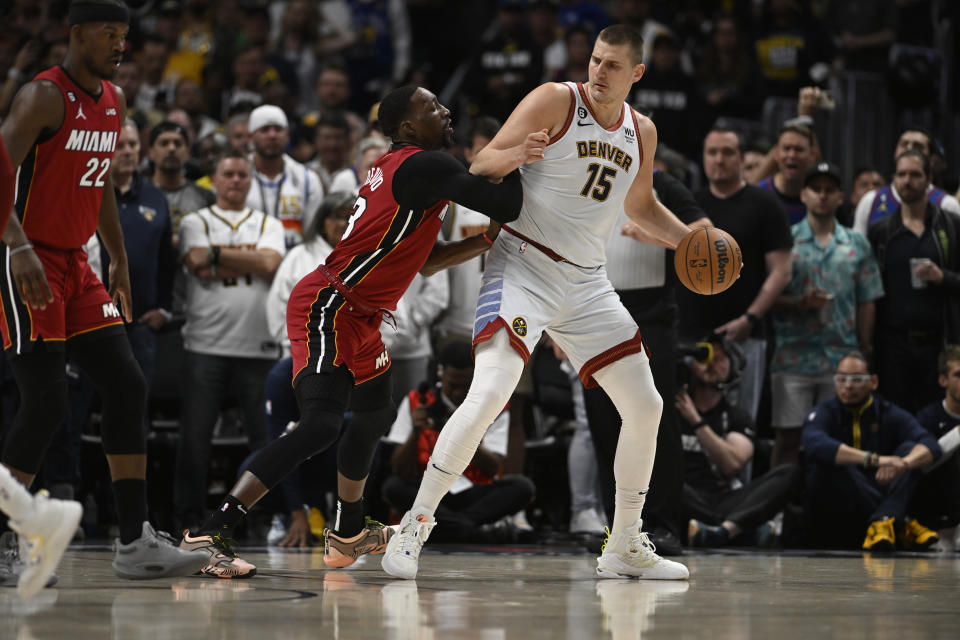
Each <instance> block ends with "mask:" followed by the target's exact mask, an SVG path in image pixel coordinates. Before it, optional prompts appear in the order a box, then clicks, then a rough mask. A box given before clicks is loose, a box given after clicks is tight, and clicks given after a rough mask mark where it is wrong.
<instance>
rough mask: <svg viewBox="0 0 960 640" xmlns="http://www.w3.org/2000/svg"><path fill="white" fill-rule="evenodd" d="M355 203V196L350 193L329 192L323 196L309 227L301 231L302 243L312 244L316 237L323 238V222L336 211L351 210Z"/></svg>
mask: <svg viewBox="0 0 960 640" xmlns="http://www.w3.org/2000/svg"><path fill="white" fill-rule="evenodd" d="M356 201H357V196H356V194H355V193H353V192H352V191H331V192H330V193H328V194H327V195H325V196H324V197H323V202H321V203H320V206H319V207H318V208H317V215H315V216H313V220H311V221H310V225H309V226H308V227H307V228H306V229H304V230H303V241H304V242H312V241H313V240H315V239H316V238H317V236H321V237H323V223H324V221H325V220H326V219H327V218H329V217H330V216H331V215H333V213H334V212H336V211H339V210H341V209H349V208H352V206H353V203H355V202H356ZM323 239H324V240H326V238H323Z"/></svg>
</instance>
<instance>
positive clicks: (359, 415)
mask: <svg viewBox="0 0 960 640" xmlns="http://www.w3.org/2000/svg"><path fill="white" fill-rule="evenodd" d="M392 389H393V383H392V381H391V378H390V372H389V370H388V371H387V373H386V374H383V375H380V376H377V377H376V378H374V379H373V380H370V381H368V382H365V383H363V384H361V385H360V386H358V387H356V388H355V389H354V391H353V398H352V399H351V402H350V406H351V408H352V409H353V418H352V419H351V420H350V425H349V426H348V427H347V430H346V431H345V432H344V433H343V437H342V438H341V439H340V446H339V447H338V448H337V470H338V471H339V472H340V473H341V474H343V475H344V476H345V477H347V478H348V479H350V480H363V479H364V478H366V477H367V476H368V475H369V474H370V466H371V464H373V456H374V455H375V454H376V452H377V445H379V444H380V438H382V437H383V436H385V435H386V434H387V432H388V431H390V427H391V426H392V425H393V422H394V420H396V419H397V407H396V405H394V404H393V397H392Z"/></svg>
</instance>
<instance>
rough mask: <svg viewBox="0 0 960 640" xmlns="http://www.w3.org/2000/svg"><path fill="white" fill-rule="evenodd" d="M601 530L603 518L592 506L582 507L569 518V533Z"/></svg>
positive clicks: (598, 531)
mask: <svg viewBox="0 0 960 640" xmlns="http://www.w3.org/2000/svg"><path fill="white" fill-rule="evenodd" d="M602 531H603V520H601V519H600V516H599V514H597V510H596V509H594V508H593V507H590V508H589V509H583V510H582V511H578V512H577V513H575V514H573V517H572V518H570V533H600V532H602Z"/></svg>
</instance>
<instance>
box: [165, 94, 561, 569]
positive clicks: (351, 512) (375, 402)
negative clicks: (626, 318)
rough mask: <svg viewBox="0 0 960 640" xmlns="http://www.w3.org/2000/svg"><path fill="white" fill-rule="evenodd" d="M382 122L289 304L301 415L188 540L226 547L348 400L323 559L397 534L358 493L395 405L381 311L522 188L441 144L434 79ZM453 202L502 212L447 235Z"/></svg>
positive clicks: (375, 546) (387, 106)
mask: <svg viewBox="0 0 960 640" xmlns="http://www.w3.org/2000/svg"><path fill="white" fill-rule="evenodd" d="M379 120H380V124H381V125H382V126H383V130H384V133H385V134H386V135H387V136H389V137H390V138H391V139H392V140H393V143H394V144H393V147H392V148H391V150H390V152H388V153H387V154H386V155H384V156H383V157H381V158H380V159H379V160H378V161H377V162H376V163H375V164H374V165H373V167H372V168H371V169H370V171H369V172H368V174H367V178H366V182H364V184H363V186H362V187H361V188H360V194H359V197H358V198H357V202H356V204H355V205H354V209H353V215H352V216H351V217H350V222H349V225H348V226H347V230H346V232H345V233H344V235H343V238H342V239H341V240H340V242H339V244H337V246H336V247H335V248H334V250H333V252H332V253H331V254H330V255H329V256H328V257H327V259H326V262H325V263H324V264H321V265H320V266H319V267H317V269H316V271H313V272H311V273H310V274H308V275H307V276H305V277H304V278H303V279H302V280H301V281H300V282H299V283H298V284H297V286H296V287H295V288H294V289H293V292H292V293H291V295H290V301H289V303H288V304H287V334H288V335H289V337H290V346H291V351H292V355H293V372H294V383H293V384H294V391H295V393H296V396H297V403H298V405H299V407H300V425H299V427H297V428H296V429H294V430H293V431H291V432H289V433H288V434H287V435H285V436H284V437H282V438H280V439H278V440H276V441H274V442H273V443H271V444H270V445H269V446H267V447H266V448H264V449H262V450H261V451H260V452H259V453H258V454H257V456H256V457H255V458H254V459H253V461H252V462H251V463H250V466H249V470H248V471H246V472H245V473H244V474H243V475H242V476H241V478H240V480H239V481H238V482H237V484H236V485H235V486H234V487H233V489H232V490H231V491H230V494H229V495H228V496H227V497H226V499H225V500H224V502H223V503H222V504H221V506H220V508H219V509H217V510H216V511H214V513H213V515H212V516H211V517H210V518H209V519H208V520H207V522H205V523H204V526H203V527H202V529H201V531H200V532H199V534H198V535H196V536H192V535H190V533H189V532H185V534H184V541H183V543H181V548H191V549H192V548H219V549H220V550H221V551H222V550H223V548H222V541H223V539H224V538H225V537H226V536H227V535H229V533H230V531H231V530H232V529H233V528H234V527H235V526H236V524H237V523H238V522H239V521H240V520H241V518H242V517H243V515H244V514H245V513H246V511H247V510H248V509H249V508H250V507H251V506H253V504H254V503H256V502H257V501H258V500H259V499H260V498H261V497H263V495H264V494H266V493H267V491H268V490H269V489H270V488H272V487H274V486H276V484H277V483H279V482H280V480H281V479H282V478H283V477H284V476H285V475H286V474H287V473H289V472H290V471H291V470H292V469H293V468H295V467H296V466H297V465H299V464H300V463H301V462H303V461H304V460H306V459H307V458H308V457H310V456H312V455H314V454H316V453H318V452H320V451H323V450H325V449H326V448H327V447H329V446H330V445H331V444H333V442H334V441H335V440H336V439H337V436H338V435H339V432H340V425H341V423H342V420H343V414H344V412H345V411H346V409H347V408H348V407H349V408H350V409H352V410H353V412H354V413H353V418H352V419H351V421H350V424H349V426H348V427H347V428H346V431H345V432H344V434H343V436H342V438H341V440H340V444H339V448H338V451H337V467H338V469H337V470H338V476H337V481H338V482H337V488H338V500H337V514H336V519H335V521H334V524H333V526H332V527H331V529H329V530H328V531H327V532H326V534H325V545H324V561H325V562H326V564H327V566H330V567H345V566H348V565H350V564H352V563H353V562H354V561H355V560H356V559H357V557H358V556H359V555H361V554H363V553H383V550H384V549H385V548H386V543H387V541H388V539H389V537H390V536H391V535H392V534H393V530H392V529H390V528H387V527H384V526H383V525H382V524H379V523H376V522H374V521H372V520H370V519H365V517H364V509H363V501H362V497H363V487H364V483H365V482H366V479H367V475H368V473H369V471H370V465H371V462H372V460H373V455H374V452H375V451H376V447H377V443H378V442H379V440H380V438H381V436H383V435H384V434H385V433H386V432H387V430H388V429H389V428H390V426H391V425H392V424H393V421H394V419H395V417H396V413H397V411H396V407H395V406H394V404H393V401H392V399H391V383H390V356H389V354H388V353H387V351H386V349H385V348H384V346H383V343H382V341H381V339H380V325H381V321H382V318H386V319H387V320H388V321H389V319H390V317H391V316H390V311H391V310H393V309H395V308H396V305H397V301H398V300H399V299H400V296H401V295H402V294H403V292H404V291H405V290H406V289H407V287H408V286H409V285H410V283H411V281H412V280H413V278H414V276H415V275H416V273H417V272H418V271H419V272H421V273H424V274H425V275H429V274H430V273H433V272H435V271H438V270H440V269H442V268H446V267H451V266H454V265H456V264H459V263H461V262H464V261H466V260H469V259H471V258H473V257H476V256H478V255H480V254H481V253H483V252H484V251H486V250H487V249H489V248H490V244H491V242H492V239H491V238H490V234H491V233H492V232H493V230H494V229H497V230H498V229H499V225H497V224H496V223H503V222H510V221H512V220H515V219H516V217H517V215H519V212H520V205H521V201H522V199H523V191H522V188H521V187H520V184H519V176H518V175H517V174H516V173H514V174H511V175H508V176H507V177H505V178H504V179H503V182H502V183H501V184H492V183H490V182H488V181H487V180H486V179H484V178H480V177H478V176H472V175H470V174H469V173H468V172H467V170H466V169H465V168H464V166H463V164H461V163H460V162H459V161H457V160H456V159H454V158H453V157H452V156H450V155H449V154H447V153H445V152H443V151H440V149H441V148H442V147H443V146H444V145H445V144H450V143H451V142H452V135H453V130H452V128H451V127H450V112H449V111H448V110H447V109H446V108H445V107H443V106H442V105H441V104H440V103H439V102H438V101H437V98H436V96H434V95H433V94H432V93H430V92H429V91H427V90H426V89H423V88H417V87H402V88H400V89H396V90H394V91H392V92H391V93H390V94H388V95H387V96H386V97H385V98H384V99H383V100H382V101H381V103H380V112H379ZM546 142H547V138H546V134H544V133H543V132H537V133H534V134H531V135H530V136H529V137H528V141H527V145H526V147H525V148H524V150H523V153H525V154H526V155H525V158H526V159H527V160H528V161H535V160H537V159H540V158H541V157H542V152H543V148H544V146H545V145H546ZM450 200H453V201H456V202H457V203H459V204H462V205H464V206H466V207H469V208H471V209H474V210H475V211H480V212H482V213H484V214H486V215H488V216H490V217H491V218H492V219H493V220H494V221H496V222H495V223H491V229H488V233H483V234H478V235H476V236H473V237H470V238H466V239H464V240H461V241H460V242H455V243H450V244H445V245H439V244H437V234H438V232H439V231H440V227H441V225H442V224H443V217H444V215H445V214H446V211H447V204H448V201H450Z"/></svg>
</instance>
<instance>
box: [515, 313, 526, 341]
mask: <svg viewBox="0 0 960 640" xmlns="http://www.w3.org/2000/svg"><path fill="white" fill-rule="evenodd" d="M513 332H514V333H515V334H517V335H518V336H520V337H521V338H522V337H524V336H525V335H527V321H526V320H524V319H523V316H517V317H516V318H514V319H513Z"/></svg>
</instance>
